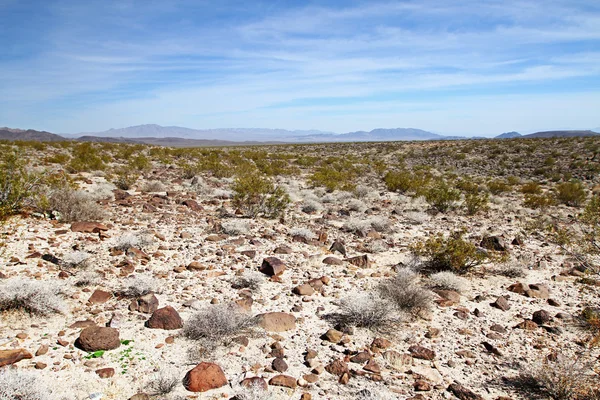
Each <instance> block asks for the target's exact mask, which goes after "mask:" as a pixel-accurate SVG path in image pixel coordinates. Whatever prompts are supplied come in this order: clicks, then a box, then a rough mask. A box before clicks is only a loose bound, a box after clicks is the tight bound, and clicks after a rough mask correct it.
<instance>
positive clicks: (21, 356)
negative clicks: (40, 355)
mask: <svg viewBox="0 0 600 400" xmlns="http://www.w3.org/2000/svg"><path fill="white" fill-rule="evenodd" d="M30 358H33V355H32V354H31V353H30V352H28V351H27V350H25V349H14V350H0V367H4V366H6V365H11V364H14V363H17V362H19V361H21V360H26V359H30Z"/></svg>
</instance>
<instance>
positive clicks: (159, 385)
mask: <svg viewBox="0 0 600 400" xmlns="http://www.w3.org/2000/svg"><path fill="white" fill-rule="evenodd" d="M180 382H181V380H180V379H179V377H178V376H177V374H175V373H174V372H171V371H165V370H161V371H160V372H159V373H158V375H157V376H156V378H154V379H153V380H151V381H150V383H149V384H148V387H149V388H150V390H151V392H152V394H153V395H154V396H165V395H167V394H169V393H171V392H173V391H174V390H175V388H176V387H177V386H178V385H179V383H180Z"/></svg>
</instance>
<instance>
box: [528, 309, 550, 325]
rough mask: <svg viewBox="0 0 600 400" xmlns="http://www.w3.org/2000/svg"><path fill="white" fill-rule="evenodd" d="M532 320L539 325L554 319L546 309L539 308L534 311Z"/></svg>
mask: <svg viewBox="0 0 600 400" xmlns="http://www.w3.org/2000/svg"><path fill="white" fill-rule="evenodd" d="M531 320H532V321H533V322H535V323H536V324H538V325H544V324H547V323H548V322H550V321H552V316H551V315H550V313H549V312H548V311H546V310H538V311H536V312H534V313H533V316H532V317H531Z"/></svg>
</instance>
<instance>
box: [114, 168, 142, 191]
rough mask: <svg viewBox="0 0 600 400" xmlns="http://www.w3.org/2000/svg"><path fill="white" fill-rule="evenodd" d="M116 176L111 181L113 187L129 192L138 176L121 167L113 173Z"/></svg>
mask: <svg viewBox="0 0 600 400" xmlns="http://www.w3.org/2000/svg"><path fill="white" fill-rule="evenodd" d="M115 173H116V176H115V178H114V179H113V181H112V182H113V183H114V184H115V186H116V187H117V188H119V189H121V190H129V189H131V187H132V186H133V185H134V184H135V183H136V182H137V180H138V178H139V175H138V174H137V173H135V172H134V171H132V170H131V169H130V168H127V167H122V168H119V169H117V170H116V171H115Z"/></svg>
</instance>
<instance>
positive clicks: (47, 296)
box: [0, 279, 67, 315]
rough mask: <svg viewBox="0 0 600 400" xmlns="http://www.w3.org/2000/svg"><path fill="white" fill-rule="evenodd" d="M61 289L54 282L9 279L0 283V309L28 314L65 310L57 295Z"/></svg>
mask: <svg viewBox="0 0 600 400" xmlns="http://www.w3.org/2000/svg"><path fill="white" fill-rule="evenodd" d="M61 293H62V289H61V287H60V286H59V285H57V284H56V283H55V282H48V281H31V280H23V279H11V280H8V281H7V282H5V283H3V284H2V285H0V311H9V310H22V311H25V312H28V313H30V314H36V315H49V314H55V313H60V314H64V313H66V311H67V306H66V304H65V302H64V301H63V299H62V298H61V297H60V296H59V294H61Z"/></svg>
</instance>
